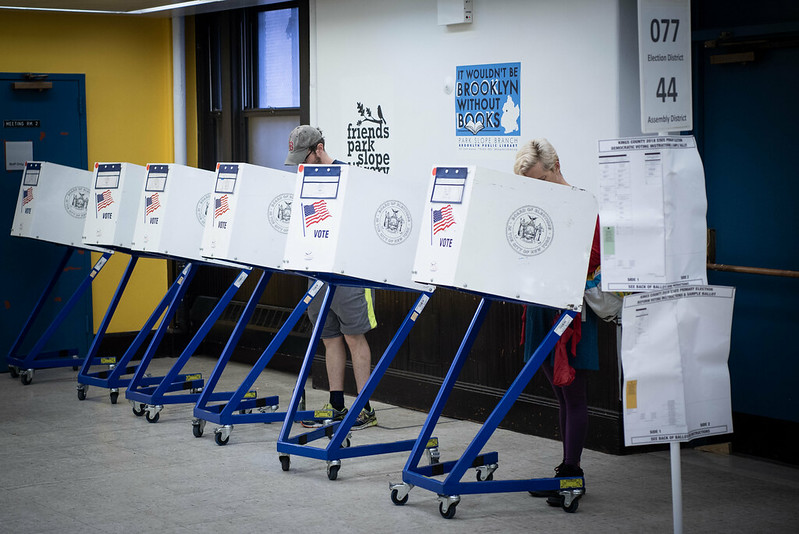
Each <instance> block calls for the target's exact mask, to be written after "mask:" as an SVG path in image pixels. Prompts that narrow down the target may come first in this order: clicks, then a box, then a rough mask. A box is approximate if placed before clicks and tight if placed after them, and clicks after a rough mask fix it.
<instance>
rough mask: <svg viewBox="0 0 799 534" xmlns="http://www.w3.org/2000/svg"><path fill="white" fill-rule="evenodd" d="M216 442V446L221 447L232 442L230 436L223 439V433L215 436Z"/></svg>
mask: <svg viewBox="0 0 799 534" xmlns="http://www.w3.org/2000/svg"><path fill="white" fill-rule="evenodd" d="M214 441H216V444H217V445H219V446H220V447H221V446H222V445H227V442H228V441H230V436H228V437H226V438H224V439H222V433H221V432H218V433H216V434H214Z"/></svg>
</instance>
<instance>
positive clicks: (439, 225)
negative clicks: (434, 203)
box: [433, 204, 455, 235]
mask: <svg viewBox="0 0 799 534" xmlns="http://www.w3.org/2000/svg"><path fill="white" fill-rule="evenodd" d="M454 224H455V219H454V218H453V217H452V205H451V204H447V205H446V206H444V207H443V208H441V209H440V210H433V235H436V234H437V233H439V232H441V231H442V230H446V229H447V228H449V227H450V226H452V225H454Z"/></svg>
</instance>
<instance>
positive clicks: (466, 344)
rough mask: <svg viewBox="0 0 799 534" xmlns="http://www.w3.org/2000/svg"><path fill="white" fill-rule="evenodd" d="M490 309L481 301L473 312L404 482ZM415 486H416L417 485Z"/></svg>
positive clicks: (419, 455)
mask: <svg viewBox="0 0 799 534" xmlns="http://www.w3.org/2000/svg"><path fill="white" fill-rule="evenodd" d="M490 307H491V301H488V300H486V299H482V300H481V301H480V304H479V305H478V306H477V311H475V313H474V317H472V322H471V324H469V328H468V329H467V330H466V334H465V335H464V337H463V340H462V341H461V345H460V347H458V352H457V353H456V354H455V358H454V359H453V360H452V364H451V365H450V368H449V371H448V372H447V376H446V377H445V378H444V382H442V384H441V388H440V389H439V391H438V395H436V400H435V401H433V406H432V407H431V408H430V411H429V412H428V414H427V419H426V420H425V422H424V425H422V430H421V431H420V433H419V438H418V439H417V440H416V443H415V444H414V446H413V449H411V455H410V457H409V458H408V461H407V463H406V464H405V469H404V470H403V472H402V475H403V477H402V479H403V480H405V481H406V482H410V481H409V480H406V478H405V476H406V475H405V473H406V472H408V473H412V472H413V470H414V468H416V466H418V465H419V460H421V458H422V454H423V453H424V450H425V447H426V446H427V442H428V441H429V440H430V437H431V436H432V435H433V430H434V429H435V426H436V423H438V420H439V418H440V417H441V412H442V411H443V410H444V405H445V404H446V403H447V399H448V398H449V395H450V393H452V388H454V387H455V382H456V380H457V379H458V376H459V375H460V372H461V369H463V365H464V364H465V363H466V359H467V358H468V357H469V353H470V352H471V350H472V346H473V345H474V340H475V339H476V338H477V334H478V333H479V332H480V327H481V326H482V325H483V321H485V318H486V316H487V315H488V309H489V308H490ZM416 484H417V485H418V483H416Z"/></svg>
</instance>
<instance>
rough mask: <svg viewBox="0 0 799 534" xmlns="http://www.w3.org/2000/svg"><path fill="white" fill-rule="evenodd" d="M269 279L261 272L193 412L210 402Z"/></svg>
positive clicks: (267, 273)
mask: <svg viewBox="0 0 799 534" xmlns="http://www.w3.org/2000/svg"><path fill="white" fill-rule="evenodd" d="M271 278H272V273H271V271H263V272H261V277H260V278H259V279H258V283H257V284H256V286H255V289H254V290H253V292H252V294H251V295H250V299H249V300H248V301H247V305H246V306H245V307H244V311H243V312H242V314H241V317H239V320H238V322H237V323H236V326H235V327H234V328H233V332H232V333H231V334H230V337H229V338H228V341H227V343H226V344H225V347H224V349H222V354H221V355H220V356H219V360H217V362H216V365H215V366H214V370H213V371H211V374H210V376H209V377H208V382H207V383H206V385H205V387H204V388H203V391H202V393H201V394H200V397H199V398H198V399H197V404H196V405H195V412H196V411H197V409H200V410H204V409H205V407H206V406H207V404H208V402H209V401H210V400H211V392H213V390H214V388H216V384H217V382H219V378H220V377H221V376H222V371H224V369H225V366H226V365H227V363H228V361H230V357H231V356H232V355H233V349H234V348H235V347H236V344H237V343H238V342H239V339H240V338H241V335H242V334H243V333H244V329H245V328H246V327H247V324H248V323H249V322H250V319H251V318H252V314H253V313H254V312H255V308H256V307H257V306H258V302H259V301H260V300H261V295H262V294H263V292H264V290H265V289H266V285H267V284H268V283H269V280H270V279H271ZM195 417H199V415H197V414H196V413H195Z"/></svg>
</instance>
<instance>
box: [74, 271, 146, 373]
mask: <svg viewBox="0 0 799 534" xmlns="http://www.w3.org/2000/svg"><path fill="white" fill-rule="evenodd" d="M138 260H139V258H138V256H131V257H130V259H129V260H128V265H127V267H125V271H124V272H123V273H122V278H120V280H119V284H118V285H117V289H116V291H115V292H114V296H113V298H112V299H111V302H110V303H109V304H108V308H107V309H106V312H105V315H104V316H103V321H102V322H101V323H100V326H99V328H98V329H97V334H96V335H95V336H94V340H92V344H91V346H90V347H89V352H88V353H87V354H86V359H85V360H84V361H83V366H82V367H81V369H80V372H79V373H78V383H79V384H85V382H82V381H81V379H82V378H83V377H86V376H88V375H89V369H90V368H91V366H92V365H93V364H94V363H95V362H94V361H93V360H94V357H95V356H96V355H97V352H98V351H99V350H100V344H101V343H102V341H103V337H104V336H105V331H106V330H107V329H108V325H109V324H110V323H111V318H112V317H113V316H114V312H115V311H116V309H117V306H118V305H119V301H120V300H121V299H122V294H123V293H124V292H125V287H126V286H127V285H128V282H129V281H130V277H131V275H132V274H133V270H134V268H135V267H136V262H137V261H138Z"/></svg>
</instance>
